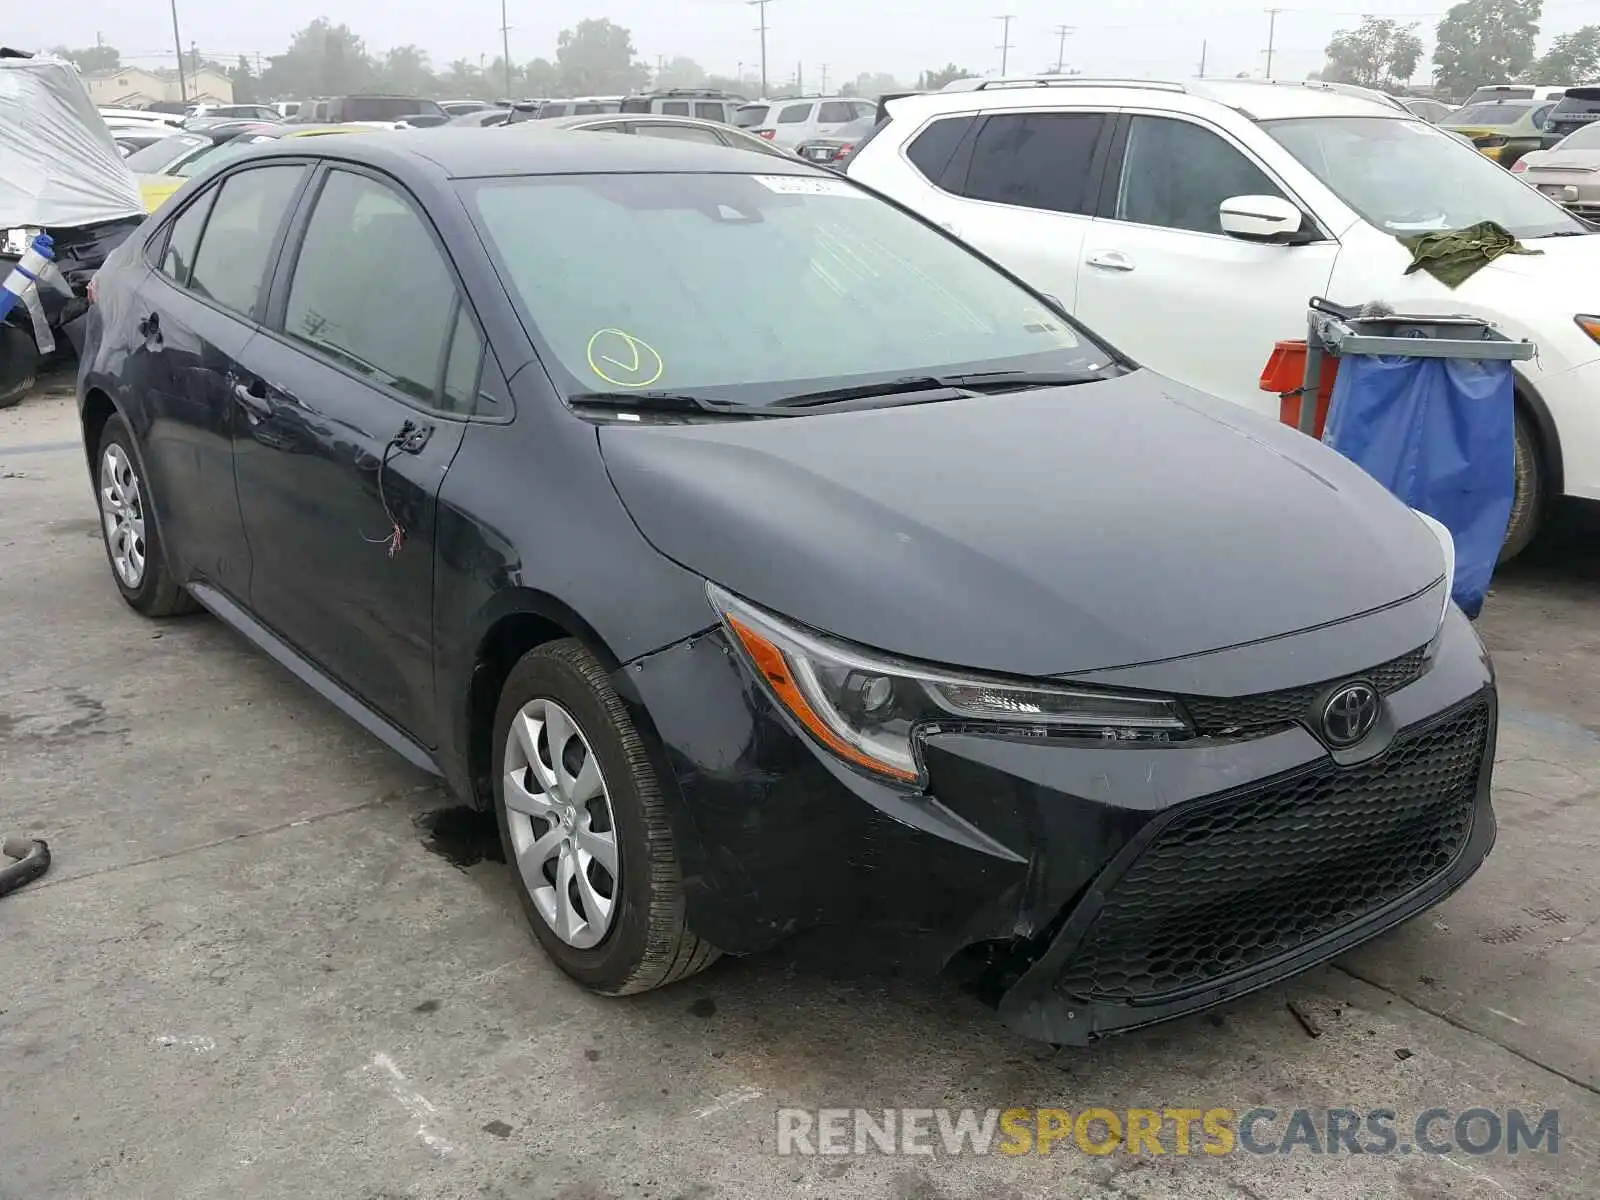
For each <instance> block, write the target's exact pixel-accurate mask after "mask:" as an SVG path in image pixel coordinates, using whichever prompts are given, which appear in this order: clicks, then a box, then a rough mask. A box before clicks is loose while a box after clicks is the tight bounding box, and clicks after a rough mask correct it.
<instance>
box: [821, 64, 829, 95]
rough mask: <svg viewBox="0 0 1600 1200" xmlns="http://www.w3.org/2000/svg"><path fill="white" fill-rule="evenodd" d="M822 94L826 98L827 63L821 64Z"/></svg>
mask: <svg viewBox="0 0 1600 1200" xmlns="http://www.w3.org/2000/svg"><path fill="white" fill-rule="evenodd" d="M822 94H823V95H824V96H826V95H827V94H828V64H827V63H823V64H822Z"/></svg>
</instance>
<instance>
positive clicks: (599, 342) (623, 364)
mask: <svg viewBox="0 0 1600 1200" xmlns="http://www.w3.org/2000/svg"><path fill="white" fill-rule="evenodd" d="M587 354H588V358H589V369H590V370H591V371H593V372H594V373H595V374H596V375H598V376H599V377H600V378H601V379H604V380H605V381H606V382H607V383H609V384H611V385H612V386H613V387H625V388H642V387H649V386H650V385H651V384H652V383H654V382H655V381H656V380H658V379H660V378H661V375H662V372H664V371H665V370H666V365H665V364H664V363H663V362H662V361H661V355H660V354H659V353H657V351H656V348H655V347H654V346H652V345H651V344H650V343H649V342H647V341H645V340H644V339H643V338H637V337H635V336H634V335H633V334H631V333H628V332H627V331H626V330H622V329H599V330H596V331H595V333H594V335H593V336H592V337H591V338H590V339H589V346H588V350H587ZM602 363H604V364H605V365H604V366H602V365H601V364H602Z"/></svg>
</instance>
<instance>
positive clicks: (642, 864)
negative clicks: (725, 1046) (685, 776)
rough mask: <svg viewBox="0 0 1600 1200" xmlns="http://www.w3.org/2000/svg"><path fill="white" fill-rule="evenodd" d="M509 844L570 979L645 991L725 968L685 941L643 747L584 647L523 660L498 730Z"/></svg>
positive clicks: (547, 943) (667, 829)
mask: <svg viewBox="0 0 1600 1200" xmlns="http://www.w3.org/2000/svg"><path fill="white" fill-rule="evenodd" d="M493 745H494V806H495V818H496V821H497V822H498V824H499V826H500V840H501V844H502V845H503V846H504V847H505V853H506V862H507V863H508V864H509V866H510V869H511V875H512V880H513V883H514V885H515V887H516V889H517V896H518V899H519V900H521V902H522V908H523V912H524V914H525V915H526V916H527V919H528V924H529V925H530V926H531V927H532V929H533V934H534V936H535V937H536V938H537V939H538V940H539V944H540V945H541V946H543V947H544V950H545V952H546V953H547V954H549V956H550V957H551V958H552V959H554V960H555V962H556V965H557V966H559V967H560V968H561V969H562V970H563V971H565V972H566V973H567V974H568V975H570V976H571V977H572V978H573V979H575V980H577V981H578V982H579V983H581V984H583V985H584V986H585V987H588V988H590V989H592V990H594V991H596V992H600V993H602V994H605V995H610V996H620V995H626V994H628V993H632V992H643V991H649V990H650V989H652V988H658V987H661V986H663V985H665V984H668V983H673V982H676V981H677V980H679V979H683V978H685V977H687V976H689V975H693V974H695V973H696V972H698V971H700V970H703V969H704V968H705V967H707V966H709V965H710V964H711V963H712V962H714V961H715V960H716V958H717V956H718V953H719V952H718V951H717V949H716V948H715V947H714V946H712V945H711V944H710V943H709V942H706V941H704V940H702V939H701V938H698V937H696V936H695V935H694V933H693V932H692V931H691V930H690V929H689V927H688V923H687V919H686V915H685V905H684V898H683V884H682V876H681V874H680V872H679V869H678V858H677V852H676V849H675V847H674V844H673V838H672V827H671V824H670V822H669V820H668V816H667V808H666V802H665V800H664V798H663V796H662V787H661V783H660V780H659V778H658V775H657V772H656V769H655V765H654V764H653V762H652V761H651V757H650V753H649V750H648V748H647V747H646V744H645V741H644V738H643V737H642V736H641V734H640V732H639V730H638V729H637V728H636V727H635V725H634V723H633V719H632V718H631V717H630V716H629V714H628V710H627V708H626V707H625V706H624V705H623V703H622V700H621V698H620V697H618V695H617V693H616V690H615V689H614V688H613V687H612V686H611V681H610V680H609V679H608V678H607V675H606V670H605V668H604V667H603V666H601V664H600V662H599V660H597V659H596V658H595V656H594V655H593V654H592V653H590V651H589V650H588V649H587V648H586V647H585V646H584V645H583V643H581V642H579V641H578V640H576V639H575V638H565V639H562V640H561V641H556V642H548V643H546V644H545V645H543V646H539V647H537V648H535V649H533V650H530V651H529V652H528V653H527V654H525V655H523V656H522V658H521V660H520V661H518V663H517V665H516V666H515V667H513V668H512V670H511V674H510V675H509V676H508V677H507V679H506V683H505V687H504V688H503V689H502V690H501V693H500V703H499V706H498V708H497V709H496V712H495V720H494V741H493Z"/></svg>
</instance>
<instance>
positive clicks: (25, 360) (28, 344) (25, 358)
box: [0, 324, 39, 408]
mask: <svg viewBox="0 0 1600 1200" xmlns="http://www.w3.org/2000/svg"><path fill="white" fill-rule="evenodd" d="M38 371H39V348H38V347H37V346H35V345H34V344H33V336H32V335H31V334H29V333H28V332H27V331H26V330H22V329H18V328H17V327H16V326H15V325H9V324H0V408H10V407H11V406H12V405H14V404H16V403H18V402H19V401H21V399H22V398H23V397H24V396H26V395H27V394H28V392H29V391H30V390H31V389H32V387H33V379H34V376H35V375H37V374H38Z"/></svg>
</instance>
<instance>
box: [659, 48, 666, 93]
mask: <svg viewBox="0 0 1600 1200" xmlns="http://www.w3.org/2000/svg"><path fill="white" fill-rule="evenodd" d="M666 69H667V56H666V55H665V54H658V55H656V87H658V88H659V87H660V86H661V76H662V74H663V73H664V72H665V71H666Z"/></svg>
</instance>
